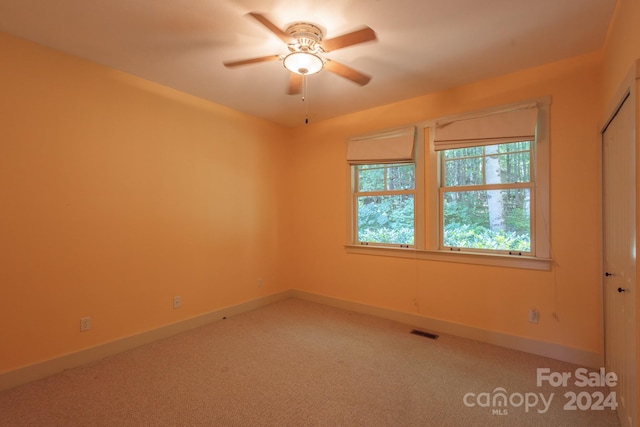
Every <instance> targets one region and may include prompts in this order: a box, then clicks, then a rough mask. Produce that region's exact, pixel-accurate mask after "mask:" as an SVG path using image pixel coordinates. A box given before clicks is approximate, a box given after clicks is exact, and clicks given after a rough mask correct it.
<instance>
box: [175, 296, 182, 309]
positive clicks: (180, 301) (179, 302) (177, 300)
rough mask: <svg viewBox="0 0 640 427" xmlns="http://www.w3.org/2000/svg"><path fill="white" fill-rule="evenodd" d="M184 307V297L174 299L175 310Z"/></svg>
mask: <svg viewBox="0 0 640 427" xmlns="http://www.w3.org/2000/svg"><path fill="white" fill-rule="evenodd" d="M180 307H182V297H181V296H175V297H173V309H174V310H175V309H178V308H180Z"/></svg>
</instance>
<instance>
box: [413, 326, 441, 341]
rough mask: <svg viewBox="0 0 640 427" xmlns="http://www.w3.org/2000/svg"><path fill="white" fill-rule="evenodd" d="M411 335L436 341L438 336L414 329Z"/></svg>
mask: <svg viewBox="0 0 640 427" xmlns="http://www.w3.org/2000/svg"><path fill="white" fill-rule="evenodd" d="M411 333H412V334H413V335H420V336H421V337H426V338H431V339H432V340H437V339H438V336H437V335H435V334H430V333H429V332H423V331H419V330H417V329H414V330H413V331H411Z"/></svg>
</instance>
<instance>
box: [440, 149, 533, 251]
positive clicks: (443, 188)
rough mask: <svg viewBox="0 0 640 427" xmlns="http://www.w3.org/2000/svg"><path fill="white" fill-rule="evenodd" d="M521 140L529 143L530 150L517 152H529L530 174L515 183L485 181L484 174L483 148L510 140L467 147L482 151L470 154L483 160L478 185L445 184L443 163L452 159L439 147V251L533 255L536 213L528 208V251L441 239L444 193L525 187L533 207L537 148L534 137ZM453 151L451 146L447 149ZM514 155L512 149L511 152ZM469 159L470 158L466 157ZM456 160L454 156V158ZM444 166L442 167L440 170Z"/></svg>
mask: <svg viewBox="0 0 640 427" xmlns="http://www.w3.org/2000/svg"><path fill="white" fill-rule="evenodd" d="M520 142H529V149H527V150H520V151H518V152H520V153H524V152H527V153H528V154H529V170H528V175H529V180H528V181H515V182H504V183H498V184H495V183H493V184H492V183H489V184H488V183H487V174H486V170H485V168H486V157H488V156H487V154H486V150H485V147H491V146H499V145H502V144H511V142H498V143H496V144H492V145H487V144H483V145H477V146H470V147H468V148H471V147H481V148H482V154H481V155H479V156H473V157H479V158H480V159H481V160H482V162H481V168H482V178H483V179H482V183H480V184H467V185H446V184H445V183H444V181H445V180H446V170H445V169H446V166H445V165H446V162H447V161H451V159H445V157H444V153H445V151H447V150H441V151H439V152H438V162H439V166H440V175H439V177H438V180H439V181H438V182H439V191H438V193H439V199H438V200H439V210H440V212H439V218H440V224H441V226H440V228H439V230H438V231H439V235H440V240H439V242H438V247H439V248H440V249H441V250H449V251H457V252H461V251H465V252H480V253H491V254H504V255H519V256H521V255H523V254H524V255H525V256H532V255H533V254H535V244H536V242H535V238H534V236H535V225H536V224H535V216H536V212H535V209H530V219H529V238H530V249H529V250H528V251H511V250H508V249H488V248H470V247H462V246H460V247H458V246H448V245H446V244H445V242H444V213H445V211H444V199H445V194H446V193H455V192H460V193H463V192H469V191H491V190H517V189H528V190H529V206H530V207H531V208H535V206H536V203H535V202H536V196H535V193H536V192H535V173H534V169H535V168H534V162H535V159H536V156H535V150H536V142H535V138H534V139H533V140H531V139H527V140H523V141H520ZM450 150H452V149H450ZM513 153H514V154H515V152H513ZM509 154H512V152H507V153H502V154H498V156H504V155H509ZM467 158H470V157H467ZM453 160H456V159H453ZM443 168H444V169H443Z"/></svg>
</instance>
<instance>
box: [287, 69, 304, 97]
mask: <svg viewBox="0 0 640 427" xmlns="http://www.w3.org/2000/svg"><path fill="white" fill-rule="evenodd" d="M301 91H302V75H301V74H296V73H289V89H288V90H287V93H288V94H289V95H297V94H299V93H300V92H301Z"/></svg>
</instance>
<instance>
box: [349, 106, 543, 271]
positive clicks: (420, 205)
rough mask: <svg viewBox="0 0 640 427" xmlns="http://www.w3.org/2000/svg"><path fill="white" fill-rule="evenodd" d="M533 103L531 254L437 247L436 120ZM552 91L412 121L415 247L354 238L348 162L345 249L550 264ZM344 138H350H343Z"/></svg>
mask: <svg viewBox="0 0 640 427" xmlns="http://www.w3.org/2000/svg"><path fill="white" fill-rule="evenodd" d="M531 103H535V104H536V106H537V108H538V116H537V127H536V138H535V148H534V149H533V155H534V159H532V168H531V174H532V180H533V181H534V182H535V184H534V189H535V191H534V195H533V196H532V197H535V199H534V203H533V204H534V206H533V208H534V213H533V215H534V221H535V223H534V224H532V230H531V233H532V236H531V240H532V253H531V254H530V255H509V254H503V253H488V252H486V251H482V252H475V251H467V250H464V251H463V250H461V251H451V250H444V249H442V248H441V247H440V229H441V226H440V224H441V221H442V219H441V218H440V191H439V190H440V181H439V180H440V177H441V171H440V162H439V161H438V153H437V152H436V151H435V148H434V137H435V132H434V129H435V126H436V124H437V123H438V122H441V121H454V120H461V119H464V118H469V117H477V116H481V115H488V114H495V113H499V112H504V111H510V110H515V109H518V108H521V107H522V106H523V105H526V104H531ZM550 105H551V96H543V97H539V98H534V99H529V100H524V101H520V102H515V103H512V104H506V105H500V106H496V107H491V108H486V109H482V110H476V111H471V112H467V113H461V114H456V115H452V116H446V117H440V118H437V119H429V120H425V121H422V122H418V123H415V124H412V126H416V128H417V135H418V137H417V138H416V144H415V157H414V161H415V180H416V183H415V198H414V201H415V211H414V220H415V224H416V225H415V239H414V247H412V248H399V247H391V246H377V245H376V246H372V245H368V246H367V245H359V244H355V240H354V236H355V234H354V227H355V226H356V223H355V222H354V206H353V202H352V200H353V198H352V197H353V191H354V185H355V179H354V176H353V168H352V165H350V164H347V165H346V170H347V172H346V176H347V179H348V182H349V184H348V186H347V188H348V191H347V221H346V223H347V227H346V242H347V243H346V244H345V245H344V246H345V250H346V252H347V253H349V254H363V255H375V256H390V257H401V258H413V259H421V260H431V261H439V262H455V263H464V264H474V265H486V266H499V267H512V268H523V269H533V270H545V271H548V270H551V266H552V259H551V246H550V216H549V196H550V188H549V179H550V166H549V157H550V147H549V110H550ZM347 141H348V140H347Z"/></svg>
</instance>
